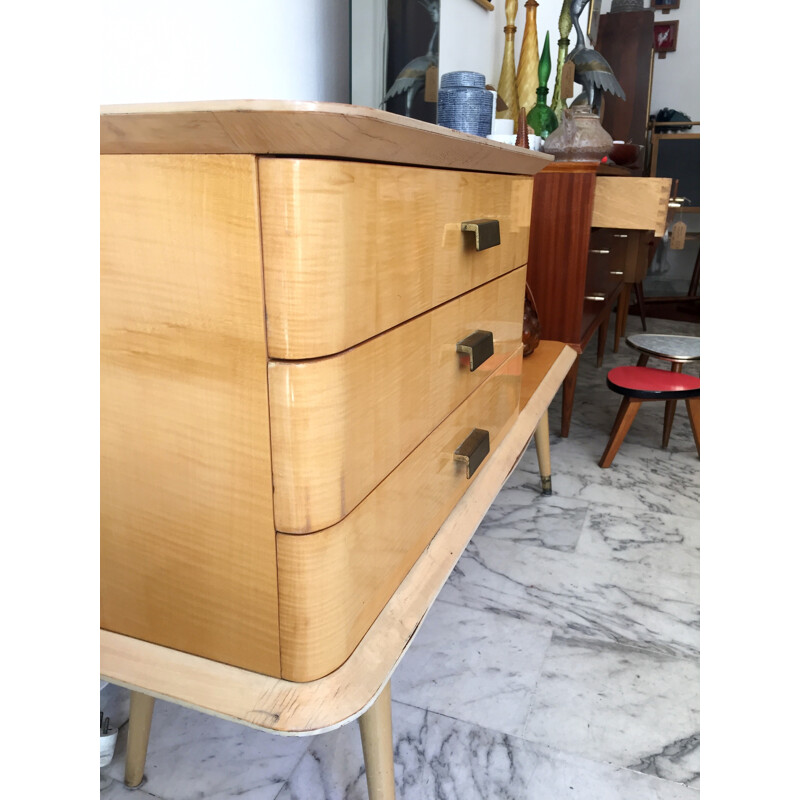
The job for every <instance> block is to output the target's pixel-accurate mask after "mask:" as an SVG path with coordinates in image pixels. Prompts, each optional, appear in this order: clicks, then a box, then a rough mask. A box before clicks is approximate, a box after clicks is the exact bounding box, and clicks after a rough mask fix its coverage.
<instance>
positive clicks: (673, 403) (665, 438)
mask: <svg viewBox="0 0 800 800" xmlns="http://www.w3.org/2000/svg"><path fill="white" fill-rule="evenodd" d="M682 369H683V364H673V365H672V371H673V372H680V371H681V370H682ZM677 407H678V401H677V400H667V402H666V408H665V409H664V432H663V433H662V434H661V446H662V447H666V446H667V445H668V444H669V435H670V433H671V432H672V420H673V419H675V409H676V408H677Z"/></svg>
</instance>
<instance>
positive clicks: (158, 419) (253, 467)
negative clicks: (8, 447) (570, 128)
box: [101, 101, 574, 797]
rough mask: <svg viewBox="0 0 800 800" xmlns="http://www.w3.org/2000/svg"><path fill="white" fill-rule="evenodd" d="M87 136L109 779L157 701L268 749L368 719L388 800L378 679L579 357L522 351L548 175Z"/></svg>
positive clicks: (411, 143)
mask: <svg viewBox="0 0 800 800" xmlns="http://www.w3.org/2000/svg"><path fill="white" fill-rule="evenodd" d="M101 149H102V153H103V155H102V157H101V239H102V241H101V627H102V629H103V630H102V634H101V670H102V674H103V675H104V676H105V677H106V678H107V679H108V680H110V681H112V682H114V683H119V684H122V685H125V686H128V687H129V688H131V689H132V690H133V692H134V694H133V695H132V711H131V738H130V742H131V744H130V747H129V752H128V768H127V770H126V782H127V783H128V784H129V785H136V784H137V783H138V781H139V780H140V779H141V775H142V770H143V766H144V757H145V753H146V745H147V732H148V730H149V722H150V715H151V713H152V698H153V697H154V696H159V697H164V698H166V699H169V700H172V701H174V702H178V703H183V704H187V705H191V706H193V707H196V708H199V709H201V710H205V711H208V712H209V713H214V714H219V715H222V716H226V717H229V718H231V719H234V720H238V721H240V722H243V723H244V724H248V725H253V726H255V727H261V728H265V729H269V730H273V731H276V732H282V733H294V734H302V733H309V732H312V731H313V732H318V731H320V730H325V729H326V728H330V727H335V726H337V725H341V724H343V723H344V722H347V721H348V720H350V719H354V718H356V717H358V716H359V715H361V714H364V716H363V718H362V719H361V727H362V737H363V739H364V745H365V758H366V761H367V769H368V775H369V779H368V782H369V785H370V794H371V796H372V797H379V796H380V797H390V796H393V788H392V786H391V785H390V784H391V781H390V776H391V774H392V769H391V755H392V748H391V721H390V711H389V709H390V704H389V692H388V688H387V687H388V680H389V676H390V674H391V671H392V669H393V668H394V665H395V664H396V663H397V660H398V659H399V658H400V656H401V655H402V652H403V651H404V649H405V647H407V645H408V642H409V640H410V638H411V637H412V636H413V632H414V631H415V630H416V627H417V626H418V625H419V623H420V621H421V619H422V618H423V616H424V614H425V612H426V611H427V608H428V607H429V606H430V603H431V602H432V601H433V598H434V597H435V595H436V592H438V589H439V588H440V587H441V585H442V583H443V582H444V580H445V579H446V577H447V574H448V573H449V570H450V569H452V566H453V565H454V564H455V559H456V558H457V557H458V552H460V550H456V549H454V547H455V545H454V542H462V541H463V544H459V547H462V548H463V546H464V545H465V544H466V542H467V540H468V539H469V536H470V535H471V533H472V531H473V530H474V528H475V527H476V526H477V524H478V523H479V521H480V518H481V517H482V515H483V513H484V512H485V510H486V508H487V507H488V505H489V504H490V503H491V500H492V499H493V497H494V496H495V495H496V493H497V491H499V489H500V487H501V486H502V483H503V481H504V480H505V478H506V477H507V475H508V473H509V471H510V469H511V468H512V467H513V464H514V461H515V460H516V459H517V458H518V457H519V456H520V455H521V452H522V450H523V449H524V445H525V444H526V443H527V441H528V440H529V438H530V436H531V435H532V434H533V432H534V429H536V430H537V431H538V433H536V438H537V444H538V454H539V459H540V469H541V472H542V476H543V478H545V477H549V471H550V467H549V450H548V446H547V422H546V416H545V414H546V408H547V405H548V404H549V402H550V400H551V398H552V396H553V394H554V393H555V391H556V390H557V388H558V385H560V383H561V381H562V380H563V377H564V375H565V374H566V373H567V371H568V369H569V367H570V366H571V363H572V361H573V360H574V353H573V352H572V351H571V350H570V349H569V348H566V347H565V346H564V345H561V344H557V343H555V342H543V343H542V344H541V345H540V347H539V348H538V349H537V351H536V352H535V354H534V355H533V356H532V357H530V358H529V359H528V360H526V361H525V362H524V363H523V359H522V345H521V333H522V312H523V301H524V282H525V261H526V258H527V252H528V235H529V220H530V202H531V194H532V177H531V176H532V175H533V174H534V173H536V172H537V171H538V170H540V169H541V168H542V167H543V166H544V165H545V164H546V163H548V161H549V158H548V157H546V156H543V155H541V154H538V153H535V152H531V151H527V150H522V149H521V148H515V147H511V146H506V145H499V144H496V143H493V142H489V141H486V140H481V139H478V138H476V137H472V136H468V135H466V134H460V133H456V132H454V131H450V130H448V129H445V128H439V127H437V126H433V125H428V124H427V123H421V122H418V121H416V120H409V119H406V118H404V117H398V116H396V115H393V114H387V113H384V112H378V111H373V110H370V109H358V108H355V107H352V106H338V105H333V104H310V103H285V102H257V101H248V102H241V103H233V102H231V103H218V104H213V105H211V104H203V103H188V104H177V105H175V104H167V105H157V106H135V107H113V108H107V109H105V111H104V113H103V114H102V116H101ZM486 218H490V219H492V220H495V221H496V225H494V228H495V230H499V241H497V242H496V243H495V242H494V238H495V237H494V236H490V237H489V239H490V241H492V243H493V244H492V246H490V247H485V246H481V245H480V244H479V241H480V235H481V230H484V237H485V234H486V230H487V229H486V228H485V224H484V222H483V220H485V219H486ZM474 220H481V221H482V222H481V226H484V227H481V226H478V230H477V232H476V231H475V227H476V226H475V225H467V226H463V227H462V223H464V222H470V221H474ZM491 228H492V225H490V230H489V233H490V234H491V233H492V230H491ZM483 243H484V245H485V244H486V238H484V241H483ZM472 334H480V336H479V338H480V339H481V341H482V343H483V344H482V345H481V346H480V347H478V346H476V345H470V346H469V347H467V346H466V345H465V344H464V343H465V341H467V340H470V339H471V338H472V337H471V335H472ZM487 335H488V336H489V338H490V340H491V341H492V343H493V344H492V347H490V348H488V349H487V348H485V347H484V346H483V345H484V344H485V341H486V337H487ZM470 348H473V349H472V350H471V349H470ZM465 349H466V352H465ZM542 420H544V421H542ZM464 461H466V462H467V463H466V464H465V463H462V462H464ZM410 498H413V502H410ZM463 537H465V538H463ZM435 541H438V542H441V543H442V544H441V547H440V546H434V542H435ZM437 553H438V555H436V554H437ZM431 559H433V561H431ZM279 608H280V613H278V609H279ZM376 697H377V700H376ZM373 702H374V705H373Z"/></svg>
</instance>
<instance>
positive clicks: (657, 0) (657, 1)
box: [650, 0, 681, 14]
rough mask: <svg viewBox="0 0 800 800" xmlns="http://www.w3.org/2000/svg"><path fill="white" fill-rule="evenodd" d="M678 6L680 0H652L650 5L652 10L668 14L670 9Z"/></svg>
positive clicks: (679, 5)
mask: <svg viewBox="0 0 800 800" xmlns="http://www.w3.org/2000/svg"><path fill="white" fill-rule="evenodd" d="M680 7H681V0H653V2H652V4H651V6H650V8H652V9H653V11H660V12H661V13H662V14H669V12H670V11H672V10H674V9H676V8H680Z"/></svg>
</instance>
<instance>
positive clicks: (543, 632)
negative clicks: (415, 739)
mask: <svg viewBox="0 0 800 800" xmlns="http://www.w3.org/2000/svg"><path fill="white" fill-rule="evenodd" d="M550 636H551V633H550V630H549V629H548V628H546V627H544V626H542V625H539V624H537V623H535V622H531V621H529V620H525V619H520V618H516V617H512V616H508V615H505V614H503V615H498V614H493V613H492V612H490V611H485V610H482V609H474V608H469V607H467V606H463V605H453V604H452V603H447V602H444V601H441V602H437V603H435V604H434V606H433V608H432V609H431V611H430V613H429V614H428V616H427V618H426V619H425V621H424V622H423V624H422V627H421V628H420V630H419V631H418V632H417V635H416V637H415V638H414V641H413V643H412V646H411V647H410V648H409V651H408V652H407V653H406V655H405V656H404V658H403V660H402V661H401V662H400V665H399V666H398V668H397V670H396V671H395V673H394V675H393V676H392V697H393V698H395V699H396V700H398V701H400V702H403V703H407V704H408V705H412V706H416V707H417V708H423V709H430V710H431V711H436V712H438V713H441V714H446V715H448V716H451V717H455V718H456V719H459V720H464V721H466V722H473V723H475V724H478V725H482V726H483V727H485V728H489V729H491V730H495V731H500V732H502V733H509V734H512V735H517V736H519V735H521V734H522V731H523V730H524V727H525V722H526V716H527V709H528V706H529V705H530V703H531V699H532V694H533V689H534V687H535V685H536V680H537V678H538V676H539V667H540V665H541V663H542V661H543V659H544V657H545V652H546V651H547V647H548V645H549V644H550Z"/></svg>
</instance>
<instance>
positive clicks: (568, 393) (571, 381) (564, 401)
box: [561, 356, 581, 439]
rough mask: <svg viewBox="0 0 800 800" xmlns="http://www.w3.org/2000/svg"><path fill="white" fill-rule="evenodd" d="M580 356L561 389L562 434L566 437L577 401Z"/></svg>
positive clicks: (570, 369)
mask: <svg viewBox="0 0 800 800" xmlns="http://www.w3.org/2000/svg"><path fill="white" fill-rule="evenodd" d="M580 360H581V357H580V356H578V357H577V358H576V359H575V361H573V362H572V366H571V367H570V368H569V372H568V373H567V377H566V378H564V388H563V389H562V390H561V435H562V436H563V437H564V438H565V439H566V437H567V436H569V422H570V420H571V419H572V404H573V403H574V402H575V384H576V383H577V382H578V362H579V361H580Z"/></svg>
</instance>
